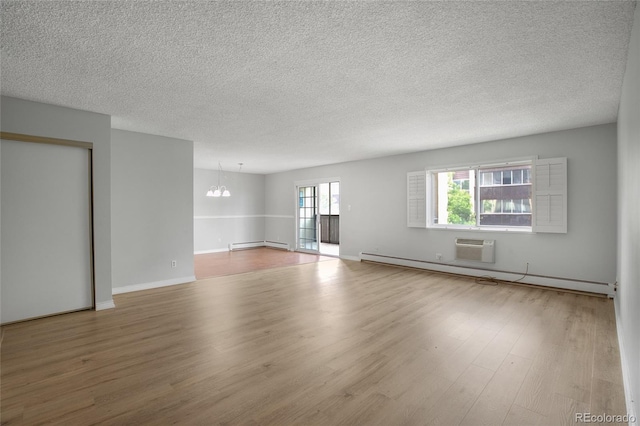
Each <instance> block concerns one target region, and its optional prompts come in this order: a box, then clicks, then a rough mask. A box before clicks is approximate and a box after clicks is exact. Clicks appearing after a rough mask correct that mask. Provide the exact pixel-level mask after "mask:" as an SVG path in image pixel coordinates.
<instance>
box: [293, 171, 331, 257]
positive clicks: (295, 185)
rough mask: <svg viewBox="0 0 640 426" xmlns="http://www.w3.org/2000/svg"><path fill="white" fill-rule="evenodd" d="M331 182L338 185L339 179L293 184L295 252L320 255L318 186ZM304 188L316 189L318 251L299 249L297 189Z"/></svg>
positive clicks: (323, 179) (311, 180) (304, 181)
mask: <svg viewBox="0 0 640 426" xmlns="http://www.w3.org/2000/svg"><path fill="white" fill-rule="evenodd" d="M331 182H338V183H340V178H339V177H329V178H319V179H308V180H299V181H295V182H294V183H293V193H294V197H295V198H294V200H295V204H294V205H295V209H296V211H295V215H294V218H295V236H296V240H295V245H294V247H295V251H300V252H306V253H312V254H321V253H320V238H321V235H320V207H319V203H320V184H321V183H329V184H330V183H331ZM306 186H315V187H316V208H317V212H316V234H317V240H318V250H308V249H304V248H300V206H299V199H298V197H299V188H300V187H306ZM341 190H342V189H341ZM341 228H342V222H340V225H339V226H338V229H339V231H338V232H341Z"/></svg>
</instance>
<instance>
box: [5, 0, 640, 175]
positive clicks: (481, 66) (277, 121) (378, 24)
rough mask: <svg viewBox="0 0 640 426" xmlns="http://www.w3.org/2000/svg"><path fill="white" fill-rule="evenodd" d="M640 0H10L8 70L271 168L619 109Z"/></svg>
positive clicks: (70, 98) (120, 118)
mask: <svg viewBox="0 0 640 426" xmlns="http://www.w3.org/2000/svg"><path fill="white" fill-rule="evenodd" d="M634 7H635V3H634V2H630V1H607V2H600V1H595V2H583V1H578V2H564V1H561V2H555V1H544V2H542V1H540V2H538V1H534V2H521V1H514V2H502V1H501V2H484V1H482V2H470V1H469V2H454V1H448V2H249V1H246V2H245V1H241V2H236V1H234V2H225V1H220V2H208V1H187V2H179V1H171V2H169V1H100V2H98V1H86V2H85V1H73V2H72V1H38V2H31V1H29V2H27V1H2V18H1V19H2V23H1V24H2V40H1V44H2V58H1V60H2V68H1V71H2V74H1V83H2V86H1V87H2V94H3V95H7V96H15V97H19V98H23V99H29V100H35V101H41V102H46V103H52V104H57V105H63V106H68V107H72V108H78V109H83V110H89V111H94V112H100V113H104V114H109V115H111V116H112V125H113V127H115V128H119V129H125V130H132V131H138V132H145V133H151V134H160V135H164V136H169V137H176V138H181V139H188V140H193V141H194V157H195V158H194V165H195V166H196V167H199V168H216V167H217V164H218V161H220V162H222V164H223V167H225V168H227V169H231V170H233V169H234V167H235V166H236V164H237V163H238V162H243V163H245V166H243V171H247V172H254V173H271V172H277V171H283V170H290V169H295V168H302V167H310V166H314V165H322V164H330V163H337V162H342V161H349V160H356V159H363V158H372V157H380V156H385V155H392V154H399V153H406V152H413V151H421V150H426V149H432V148H439V147H446V146H454V145H461V144H468V143H476V142H483V141H488V140H495V139H502V138H508V137H514V136H520V135H527V134H534V133H541V132H547V131H554V130H560V129H568V128H575V127H581V126H589V125H596V124H602V123H609V122H614V121H616V118H617V111H618V104H619V100H620V91H621V85H622V77H623V72H624V69H625V64H626V58H627V47H628V41H629V36H630V32H631V26H632V23H633V11H634ZM150 155H151V156H152V154H150Z"/></svg>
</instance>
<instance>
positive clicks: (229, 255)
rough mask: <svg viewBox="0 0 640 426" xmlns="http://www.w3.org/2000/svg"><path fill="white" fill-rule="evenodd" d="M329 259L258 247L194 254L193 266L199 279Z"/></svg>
mask: <svg viewBox="0 0 640 426" xmlns="http://www.w3.org/2000/svg"><path fill="white" fill-rule="evenodd" d="M331 259H333V258H332V257H328V256H320V255H317V254H309V253H299V252H294V251H287V250H279V249H274V248H268V247H259V248H253V249H247V250H234V251H226V252H220V253H206V254H196V255H195V256H194V268H195V274H196V278H197V279H199V280H201V279H204V278H211V277H221V276H224V275H234V274H243V273H245V272H252V271H257V270H260V269H271V268H278V267H282V266H291V265H300V264H303V263H312V262H322V261H324V260H331Z"/></svg>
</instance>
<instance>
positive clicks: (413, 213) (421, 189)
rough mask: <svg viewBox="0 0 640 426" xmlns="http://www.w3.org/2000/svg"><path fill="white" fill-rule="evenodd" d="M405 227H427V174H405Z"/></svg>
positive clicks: (420, 172) (422, 172) (424, 172)
mask: <svg viewBox="0 0 640 426" xmlns="http://www.w3.org/2000/svg"><path fill="white" fill-rule="evenodd" d="M407 226H408V227H409V228H426V227H427V172H426V171H419V172H409V173H407Z"/></svg>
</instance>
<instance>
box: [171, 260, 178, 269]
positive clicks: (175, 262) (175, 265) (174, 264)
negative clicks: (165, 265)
mask: <svg viewBox="0 0 640 426" xmlns="http://www.w3.org/2000/svg"><path fill="white" fill-rule="evenodd" d="M177 266H178V261H177V260H172V261H171V267H172V268H176V267H177Z"/></svg>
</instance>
